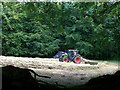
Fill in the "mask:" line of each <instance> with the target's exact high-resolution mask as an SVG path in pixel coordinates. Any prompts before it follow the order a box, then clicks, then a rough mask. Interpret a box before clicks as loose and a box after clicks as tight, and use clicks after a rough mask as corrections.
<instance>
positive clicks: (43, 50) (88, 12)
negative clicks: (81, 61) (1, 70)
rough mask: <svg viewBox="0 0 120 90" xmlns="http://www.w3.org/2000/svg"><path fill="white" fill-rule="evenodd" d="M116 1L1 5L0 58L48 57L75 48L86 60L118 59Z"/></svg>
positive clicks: (119, 30)
mask: <svg viewBox="0 0 120 90" xmlns="http://www.w3.org/2000/svg"><path fill="white" fill-rule="evenodd" d="M119 4H120V3H119V2H116V3H109V2H96V3H95V2H91V3H90V2H89V3H88V2H86V3H85V2H81V3H78V2H74V3H72V2H64V3H60V2H54V3H50V2H27V3H16V2H8V3H3V4H2V6H3V14H2V17H3V20H2V21H3V25H2V29H3V32H2V53H3V55H14V56H30V57H52V56H53V55H54V54H55V53H56V52H57V51H59V50H67V49H78V50H79V51H80V54H81V55H82V56H83V57H86V58H90V59H116V58H117V59H118V58H120V57H119V55H120V51H119V50H120V46H119V45H120V27H119V25H118V23H120V20H119V19H120V18H119V17H120V16H119V13H118V11H119V7H118V5H119Z"/></svg>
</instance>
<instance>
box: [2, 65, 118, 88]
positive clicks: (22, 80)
mask: <svg viewBox="0 0 120 90" xmlns="http://www.w3.org/2000/svg"><path fill="white" fill-rule="evenodd" d="M31 73H35V72H34V71H31V70H29V69H23V68H19V67H14V66H5V67H2V85H3V86H2V90H18V89H21V90H29V89H30V90H45V89H47V90H48V89H56V90H58V89H66V90H93V89H94V90H97V89H101V90H103V89H106V90H107V89H109V88H111V89H115V90H117V89H118V88H119V87H120V86H119V84H120V71H117V72H116V73H115V74H113V75H104V76H99V77H97V78H93V79H91V80H90V81H89V82H88V83H86V84H84V85H82V86H76V87H71V88H65V87H60V86H58V85H57V84H54V85H53V84H50V83H47V82H45V81H38V80H37V79H36V78H35V77H32V75H31ZM34 76H37V74H34ZM40 77H43V78H49V77H46V76H40Z"/></svg>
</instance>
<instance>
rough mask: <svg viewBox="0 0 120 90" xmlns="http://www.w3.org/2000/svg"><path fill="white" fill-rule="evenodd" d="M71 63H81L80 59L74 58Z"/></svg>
mask: <svg viewBox="0 0 120 90" xmlns="http://www.w3.org/2000/svg"><path fill="white" fill-rule="evenodd" d="M73 61H74V63H76V64H79V63H81V57H80V56H76V57H75V58H74V60H73Z"/></svg>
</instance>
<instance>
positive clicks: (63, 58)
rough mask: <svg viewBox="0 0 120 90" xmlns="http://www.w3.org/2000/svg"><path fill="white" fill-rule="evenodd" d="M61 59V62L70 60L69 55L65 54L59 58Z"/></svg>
mask: <svg viewBox="0 0 120 90" xmlns="http://www.w3.org/2000/svg"><path fill="white" fill-rule="evenodd" d="M59 61H60V62H69V60H68V58H67V56H64V55H62V56H61V57H60V58H59Z"/></svg>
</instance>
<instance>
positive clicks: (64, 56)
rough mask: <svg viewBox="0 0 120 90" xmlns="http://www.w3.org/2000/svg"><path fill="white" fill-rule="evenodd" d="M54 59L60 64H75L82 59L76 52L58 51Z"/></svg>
mask: <svg viewBox="0 0 120 90" xmlns="http://www.w3.org/2000/svg"><path fill="white" fill-rule="evenodd" d="M54 58H59V61H61V62H74V63H76V64H79V63H81V62H82V57H81V56H80V55H79V54H78V50H67V51H65V52H63V51H59V52H58V53H57V54H56V55H55V56H54Z"/></svg>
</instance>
